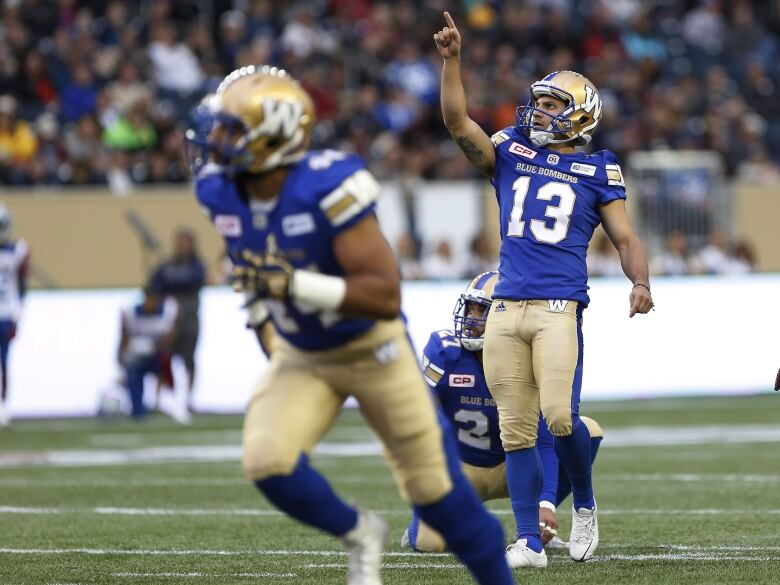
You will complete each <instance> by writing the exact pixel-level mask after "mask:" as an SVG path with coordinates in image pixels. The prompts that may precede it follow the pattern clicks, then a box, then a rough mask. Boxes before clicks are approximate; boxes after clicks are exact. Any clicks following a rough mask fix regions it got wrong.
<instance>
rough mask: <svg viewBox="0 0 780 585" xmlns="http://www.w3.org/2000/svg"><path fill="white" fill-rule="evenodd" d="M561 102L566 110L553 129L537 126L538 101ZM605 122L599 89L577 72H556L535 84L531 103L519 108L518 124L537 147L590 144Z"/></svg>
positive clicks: (554, 120) (532, 86) (552, 123)
mask: <svg viewBox="0 0 780 585" xmlns="http://www.w3.org/2000/svg"><path fill="white" fill-rule="evenodd" d="M545 95H547V96H552V97H554V98H557V99H559V100H561V101H562V102H563V103H564V104H566V107H565V108H564V110H563V111H562V112H561V113H560V114H558V115H557V116H554V117H552V120H551V121H550V124H549V126H547V128H545V129H543V130H542V129H539V128H536V127H535V126H534V123H533V114H534V112H535V111H539V112H541V113H542V114H544V115H545V116H550V114H548V113H547V112H543V111H542V110H539V109H537V108H536V100H537V99H539V98H540V97H542V96H545ZM600 121H601V98H600V97H599V92H598V90H597V89H596V86H595V85H593V84H592V83H591V82H590V81H589V80H588V78H587V77H585V76H584V75H580V74H579V73H576V72H574V71H555V72H553V73H550V74H549V75H548V76H546V77H544V78H543V79H540V80H539V81H537V82H536V83H534V84H533V85H531V101H530V102H528V105H526V106H522V107H519V108H517V125H518V127H519V128H522V129H524V130H525V131H526V132H527V133H528V137H529V138H530V139H531V142H533V143H534V144H535V145H536V146H547V145H548V144H556V143H564V142H571V143H572V144H573V145H574V146H583V145H585V144H588V143H589V142H590V140H591V138H592V137H593V133H594V132H595V131H596V127H597V126H598V125H599V122H600Z"/></svg>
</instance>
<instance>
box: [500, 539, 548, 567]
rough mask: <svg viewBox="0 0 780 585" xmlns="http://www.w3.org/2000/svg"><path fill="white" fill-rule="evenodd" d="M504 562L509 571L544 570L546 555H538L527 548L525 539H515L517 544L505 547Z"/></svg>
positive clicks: (541, 553)
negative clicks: (524, 569)
mask: <svg viewBox="0 0 780 585" xmlns="http://www.w3.org/2000/svg"><path fill="white" fill-rule="evenodd" d="M506 562H507V564H508V565H509V568H510V569H522V568H526V567H528V568H532V569H544V568H545V567H546V566H547V553H546V552H544V549H542V552H540V553H538V552H536V551H534V550H531V549H530V548H528V541H527V540H526V539H525V538H519V539H517V542H515V543H514V544H510V545H509V546H508V547H506Z"/></svg>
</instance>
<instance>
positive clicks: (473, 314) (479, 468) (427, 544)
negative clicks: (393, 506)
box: [401, 272, 604, 552]
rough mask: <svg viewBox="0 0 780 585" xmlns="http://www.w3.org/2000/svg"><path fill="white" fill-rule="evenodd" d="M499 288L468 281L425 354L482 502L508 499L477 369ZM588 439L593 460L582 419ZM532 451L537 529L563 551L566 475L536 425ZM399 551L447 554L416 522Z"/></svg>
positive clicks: (594, 439)
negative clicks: (559, 513)
mask: <svg viewBox="0 0 780 585" xmlns="http://www.w3.org/2000/svg"><path fill="white" fill-rule="evenodd" d="M497 282H498V272H485V273H484V274H480V275H479V276H477V277H476V278H474V279H473V280H472V281H471V282H470V283H469V285H468V288H467V289H466V291H465V292H464V293H463V294H461V295H460V297H459V299H458V302H457V304H456V305H455V311H454V313H453V317H454V325H455V328H454V330H448V329H443V330H441V331H434V332H433V333H431V337H430V339H429V340H428V344H427V345H426V346H425V350H424V351H423V370H424V373H425V379H426V381H427V382H428V384H429V385H430V386H431V387H432V388H433V391H434V393H435V394H436V397H437V398H438V400H439V402H440V403H441V406H442V410H444V412H445V414H446V416H447V418H448V419H449V420H450V421H451V422H452V423H453V427H454V430H455V431H456V432H457V439H458V449H459V451H460V459H461V462H462V464H463V472H464V473H465V474H466V477H467V478H468V479H469V481H470V482H471V485H473V486H474V489H475V490H476V491H477V495H479V497H480V498H481V499H482V500H483V501H487V500H496V499H503V498H508V497H509V491H508V487H507V482H506V469H505V465H504V449H503V447H502V446H501V439H500V437H499V432H498V411H497V410H496V405H495V401H494V400H493V397H492V396H491V394H490V391H489V390H488V386H487V382H486V381H485V374H484V371H483V369H482V347H483V344H484V341H485V340H484V332H485V322H486V321H487V315H488V311H489V310H490V305H491V303H492V300H493V298H492V297H493V291H494V289H495V286H496V283H497ZM582 421H583V422H584V423H585V425H586V426H587V427H588V431H589V432H590V436H591V457H592V458H593V459H595V458H596V452H597V451H598V448H599V445H600V443H601V440H602V438H603V436H604V433H603V431H602V430H601V427H600V426H599V425H598V423H597V422H596V421H594V420H592V419H589V418H586V417H582ZM537 447H538V449H539V456H540V458H541V460H542V467H543V469H544V482H543V487H542V492H541V494H540V496H539V528H540V530H541V536H542V541H543V542H544V544H545V546H548V547H555V548H563V547H567V546H568V544H567V543H565V542H563V541H562V540H561V539H560V538H558V537H557V534H558V518H557V517H556V515H555V511H556V507H557V506H559V505H560V504H561V502H563V501H564V500H565V499H566V498H567V497H568V495H569V494H570V493H571V483H570V482H569V478H568V476H567V475H566V471H565V470H564V469H561V468H560V464H559V462H558V457H557V456H556V455H555V449H554V448H553V438H552V435H551V434H550V431H549V430H548V429H547V426H546V425H545V424H544V423H543V422H542V423H541V424H540V425H539V433H538V437H537ZM401 545H402V546H408V547H411V548H413V549H414V550H417V551H419V552H442V551H444V550H446V546H445V543H444V540H443V539H442V538H441V536H440V535H439V534H438V533H437V532H436V531H434V530H432V529H431V528H430V527H428V526H427V525H426V524H425V523H424V522H421V521H420V518H419V516H417V515H414V516H413V518H412V521H411V523H410V524H409V527H408V528H407V529H406V532H405V533H404V537H403V540H402V542H401Z"/></svg>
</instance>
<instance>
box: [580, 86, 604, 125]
mask: <svg viewBox="0 0 780 585" xmlns="http://www.w3.org/2000/svg"><path fill="white" fill-rule="evenodd" d="M582 109H583V110H585V111H586V112H588V113H589V114H593V118H594V119H596V120H598V119H599V118H601V98H599V94H598V93H596V90H594V89H593V88H592V87H591V86H589V85H586V86H585V103H584V104H582Z"/></svg>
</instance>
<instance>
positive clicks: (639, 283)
mask: <svg viewBox="0 0 780 585" xmlns="http://www.w3.org/2000/svg"><path fill="white" fill-rule="evenodd" d="M638 286H643V287H645V288H646V289H647V292H649V293H650V294H653V293H652V292H651V291H650V287H649V286H647V285H646V284H642V283H641V282H637V283H636V284H635V285H634V286H633V287H632V288H636V287H638Z"/></svg>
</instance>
